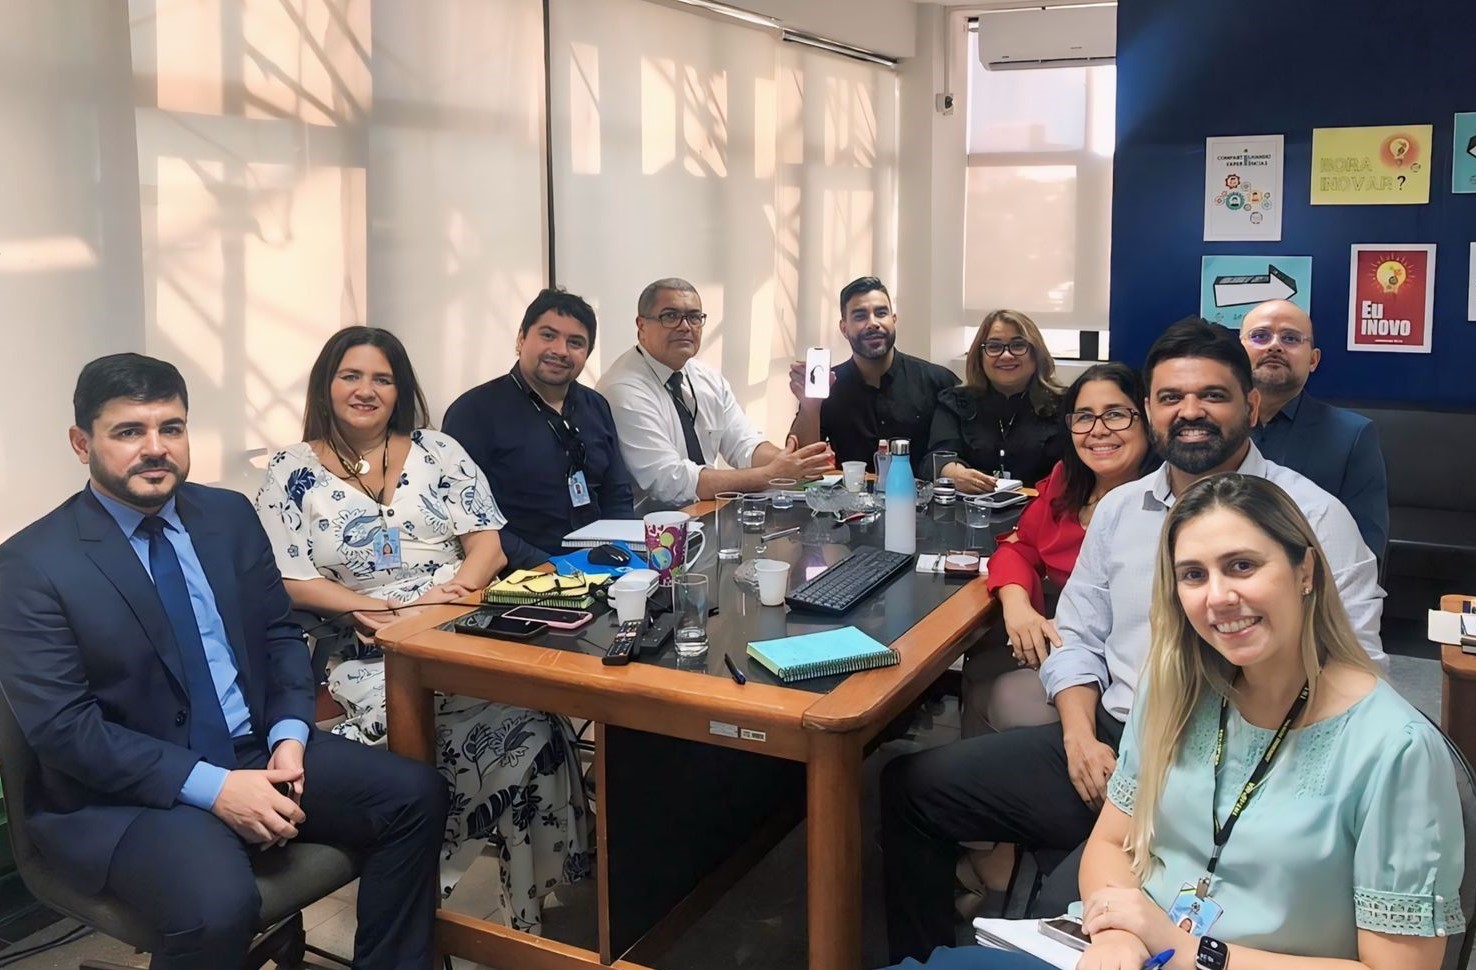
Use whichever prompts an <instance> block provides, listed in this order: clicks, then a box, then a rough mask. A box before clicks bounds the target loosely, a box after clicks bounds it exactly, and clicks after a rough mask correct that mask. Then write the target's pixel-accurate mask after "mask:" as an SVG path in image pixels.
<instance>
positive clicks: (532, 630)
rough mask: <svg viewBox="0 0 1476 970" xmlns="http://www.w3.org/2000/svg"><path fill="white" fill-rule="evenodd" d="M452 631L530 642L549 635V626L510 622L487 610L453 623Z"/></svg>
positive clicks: (525, 621) (529, 622)
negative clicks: (541, 635)
mask: <svg viewBox="0 0 1476 970" xmlns="http://www.w3.org/2000/svg"><path fill="white" fill-rule="evenodd" d="M451 629H453V630H455V631H456V632H457V633H470V634H471V635H472V636H476V637H492V638H494V639H497V640H529V639H531V638H533V637H536V636H538V635H539V634H540V633H547V632H548V624H547V623H539V622H537V621H536V620H509V619H508V618H507V617H506V616H493V615H492V614H491V613H488V612H487V611H485V610H478V611H477V612H475V613H469V614H467V615H466V616H463V617H461V618H460V619H458V620H457V621H456V622H455V623H452V624H451Z"/></svg>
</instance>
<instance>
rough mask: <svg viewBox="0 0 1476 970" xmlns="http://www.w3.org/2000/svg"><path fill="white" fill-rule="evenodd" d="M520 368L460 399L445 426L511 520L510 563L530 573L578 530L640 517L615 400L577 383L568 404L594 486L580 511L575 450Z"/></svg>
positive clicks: (506, 534)
mask: <svg viewBox="0 0 1476 970" xmlns="http://www.w3.org/2000/svg"><path fill="white" fill-rule="evenodd" d="M517 366H518V365H517V364H514V365H513V369H512V370H511V371H509V372H508V373H507V374H504V375H503V376H502V377H499V378H497V379H496V380H492V381H488V382H487V383H486V384H482V385H481V386H479V387H474V388H472V389H471V390H469V391H467V392H466V393H465V394H463V395H461V397H459V398H457V399H456V401H455V403H453V404H452V405H451V407H449V408H447V409H446V419H445V421H443V422H442V424H441V428H442V430H443V431H445V432H446V433H447V434H448V435H450V436H451V437H453V438H455V439H456V440H457V441H458V442H460V443H461V446H462V447H463V448H465V449H466V450H467V453H468V454H469V455H471V457H472V460H473V461H475V462H476V463H477V466H478V467H479V468H481V469H482V473H483V474H484V475H486V476H487V482H488V484H489V485H491V487H492V495H493V497H494V498H496V499H497V506H498V508H500V509H501V510H502V514H503V515H504V516H506V517H507V525H506V526H505V527H504V528H503V529H502V548H503V551H504V552H506V553H507V558H508V565H509V566H511V567H513V568H517V569H526V568H528V567H531V566H536V565H538V564H539V563H543V562H547V561H548V560H549V558H550V557H551V556H556V555H559V554H560V553H561V552H564V551H566V550H565V549H564V547H563V540H564V536H566V535H568V534H569V533H570V532H573V531H574V530H575V529H578V528H581V527H583V526H586V525H588V524H589V523H591V522H593V521H595V520H596V519H633V518H635V517H636V514H635V507H634V502H633V498H632V495H631V489H630V475H629V473H628V472H627V471H626V469H625V460H624V459H623V458H622V457H621V456H620V439H619V438H618V437H616V434H615V419H614V418H613V417H612V416H611V414H610V405H609V402H607V401H606V400H605V398H604V396H603V395H601V394H600V392H598V391H596V390H594V389H592V388H589V387H585V386H584V385H583V384H580V383H578V382H577V381H576V382H574V383H572V384H570V385H569V394H568V396H567V397H565V398H564V410H563V415H562V417H563V418H564V419H567V421H568V422H569V423H570V424H571V425H573V426H574V427H575V428H577V429H578V435H579V440H580V441H582V442H583V444H584V477H585V480H586V482H587V484H588V485H589V498H590V501H589V504H588V505H584V506H580V507H578V508H576V507H575V506H574V503H573V501H572V500H571V499H570V497H569V475H570V472H571V468H570V454H569V452H570V449H568V448H566V447H565V444H564V441H563V439H562V438H561V436H560V433H559V432H558V431H556V430H555V429H556V428H559V427H560V426H561V425H560V415H559V413H558V412H556V411H553V410H552V409H549V408H548V407H547V405H544V404H541V403H539V402H537V401H535V400H534V399H533V398H531V397H529V391H528V390H527V389H526V385H524V386H522V387H520V386H518V380H515V379H514V374H515V373H516V371H517ZM519 379H520V378H519Z"/></svg>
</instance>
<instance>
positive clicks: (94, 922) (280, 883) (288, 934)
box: [0, 697, 360, 970]
mask: <svg viewBox="0 0 1476 970" xmlns="http://www.w3.org/2000/svg"><path fill="white" fill-rule="evenodd" d="M37 767H38V764H37V759H36V754H35V752H34V751H32V750H31V746H30V745H29V744H27V743H26V739H25V735H24V734H23V733H21V729H20V725H19V724H17V723H16V720H15V714H14V712H13V711H11V708H10V701H9V699H8V698H3V697H0V784H3V785H4V789H5V802H6V810H7V812H8V815H9V822H10V824H9V826H8V828H9V831H10V848H11V852H12V854H13V855H14V856H15V867H16V870H17V871H18V872H19V873H20V876H21V880H22V881H23V882H24V883H25V885H26V889H27V890H29V891H30V893H31V895H32V896H34V897H35V898H36V900H37V901H38V902H40V903H41V904H42V905H44V906H47V907H49V908H50V909H53V910H55V911H56V912H58V913H61V914H62V915H63V916H69V917H71V918H72V919H75V920H77V921H78V922H80V923H85V924H86V925H88V926H91V927H93V928H94V929H97V930H99V931H101V932H103V933H105V934H107V935H108V936H111V937H113V938H115V939H118V940H122V941H123V942H124V943H127V944H128V945H129V946H132V947H135V948H136V949H138V950H139V951H140V952H147V951H152V950H153V949H155V947H156V946H157V945H158V943H159V942H160V941H159V937H158V935H157V934H156V933H155V932H154V931H153V929H152V928H151V927H149V926H148V925H147V924H146V923H145V922H144V920H143V919H142V918H141V917H140V916H139V915H138V914H137V913H136V912H134V911H133V910H131V909H130V908H128V907H127V906H126V905H124V904H123V902H122V901H121V900H119V899H117V898H116V897H113V896H110V895H108V894H107V893H101V894H99V895H97V896H88V895H86V894H84V893H80V892H78V891H76V890H75V889H73V888H72V887H71V886H70V885H68V884H67V883H66V882H64V881H63V880H61V879H60V878H59V877H58V876H57V874H56V873H55V872H53V871H51V869H50V868H49V867H48V866H47V864H46V861H45V860H44V859H43V858H41V854H40V853H39V852H38V851H37V849H36V846H35V844H34V843H33V842H32V841H31V837H30V831H29V829H28V827H27V822H26V800H27V795H28V786H29V783H30V781H31V778H32V776H33V775H34V773H35V772H36V769H37ZM359 866H360V861H359V858H358V856H357V855H355V854H354V853H352V852H349V851H346V850H344V849H340V848H337V847H335V846H331V845H321V844H312V843H307V842H289V843H288V844H287V845H286V846H284V847H282V848H280V849H274V850H273V851H271V852H262V853H253V854H252V868H253V869H254V870H255V872H256V886H257V889H258V890H259V891H260V893H261V913H260V914H259V916H258V919H257V938H256V940H255V941H253V943H252V945H251V951H250V953H249V955H248V957H247V962H246V966H247V967H249V968H251V970H257V968H259V967H261V966H263V965H264V964H265V963H266V962H267V961H268V960H276V961H277V965H278V966H279V967H295V966H300V965H301V963H302V959H303V956H304V955H305V954H306V953H312V954H314V955H316V956H320V957H324V958H326V959H328V960H332V961H334V962H336V963H340V964H342V965H344V966H349V962H348V961H347V960H345V959H344V958H342V957H340V956H338V955H336V954H333V953H329V952H328V951H326V950H321V949H318V948H317V947H314V946H310V945H308V943H307V939H306V935H305V933H304V930H303V925H302V909H303V907H304V906H307V905H308V904H309V903H313V902H316V901H317V900H319V899H322V898H323V897H324V896H327V895H328V894H329V893H331V892H334V891H335V890H337V889H340V888H342V887H343V886H345V885H347V884H348V883H350V882H352V881H353V880H354V879H355V878H357V876H358V874H359ZM78 968H79V970H129V968H127V967H124V966H122V965H121V964H116V963H106V962H102V961H98V960H84V961H83V962H82V963H80V964H79V965H78Z"/></svg>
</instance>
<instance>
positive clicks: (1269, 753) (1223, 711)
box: [1195, 684, 1311, 899]
mask: <svg viewBox="0 0 1476 970" xmlns="http://www.w3.org/2000/svg"><path fill="white" fill-rule="evenodd" d="M1310 692H1311V685H1310V684H1303V685H1302V692H1301V693H1300V694H1298V695H1297V699H1296V700H1294V701H1292V705H1291V707H1290V708H1289V709H1288V710H1287V712H1286V719H1285V720H1283V721H1282V722H1281V727H1279V728H1277V729H1276V736H1275V737H1273V738H1272V739H1271V743H1270V744H1269V745H1267V747H1266V753H1265V754H1263V755H1261V760H1260V761H1259V762H1258V763H1257V764H1256V768H1255V770H1254V771H1252V772H1251V776H1250V778H1249V779H1247V781H1246V783H1245V787H1244V788H1242V789H1241V790H1240V795H1239V797H1237V798H1236V799H1235V804H1234V805H1233V806H1231V808H1230V814H1229V815H1228V816H1227V817H1226V818H1225V824H1224V825H1221V824H1220V819H1219V817H1218V816H1217V815H1216V814H1215V803H1216V802H1217V801H1219V799H1220V760H1221V758H1223V757H1224V754H1225V724H1226V722H1227V721H1228V719H1229V716H1230V701H1229V700H1227V699H1225V698H1221V699H1220V731H1219V734H1218V735H1216V737H1215V763H1214V769H1213V770H1214V779H1215V783H1214V789H1213V794H1212V795H1211V796H1210V823H1211V824H1212V825H1214V827H1215V850H1214V852H1213V853H1211V855H1210V859H1209V865H1207V866H1205V868H1204V878H1202V879H1200V880H1199V885H1198V887H1196V889H1195V894H1196V895H1197V896H1199V897H1200V898H1201V899H1203V898H1204V897H1205V896H1207V895H1209V885H1210V878H1211V877H1213V876H1214V874H1215V867H1216V866H1218V865H1219V864H1220V853H1221V851H1223V850H1224V848H1225V843H1226V842H1229V841H1230V833H1231V832H1232V831H1233V830H1234V829H1235V823H1236V822H1238V821H1239V820H1240V815H1241V813H1242V812H1244V811H1245V806H1246V805H1247V804H1248V803H1249V802H1250V800H1251V796H1252V795H1254V794H1255V793H1256V789H1257V788H1258V787H1260V784H1261V782H1262V781H1263V780H1265V778H1266V772H1268V771H1270V770H1271V762H1273V761H1275V760H1276V756H1277V754H1279V753H1280V752H1281V744H1282V742H1283V741H1285V740H1286V735H1287V733H1288V732H1289V731H1291V726H1292V723H1293V722H1295V721H1296V719H1297V718H1298V717H1300V716H1301V713H1302V709H1303V708H1304V707H1306V706H1307V697H1308V695H1309V694H1310Z"/></svg>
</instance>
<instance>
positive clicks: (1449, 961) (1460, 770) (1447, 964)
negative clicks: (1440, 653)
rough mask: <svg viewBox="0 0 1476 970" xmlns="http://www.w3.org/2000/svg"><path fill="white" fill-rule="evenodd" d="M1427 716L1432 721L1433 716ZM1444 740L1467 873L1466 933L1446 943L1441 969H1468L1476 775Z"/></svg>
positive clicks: (1474, 935) (1475, 873)
mask: <svg viewBox="0 0 1476 970" xmlns="http://www.w3.org/2000/svg"><path fill="white" fill-rule="evenodd" d="M1426 717H1427V719H1428V717H1429V716H1428V715H1426ZM1430 723H1431V724H1434V725H1435V730H1437V731H1439V730H1440V725H1438V724H1435V722H1434V720H1433V719H1431V720H1430ZM1441 737H1443V738H1444V739H1445V747H1446V749H1447V750H1448V751H1449V752H1450V760H1451V762H1452V763H1453V764H1454V767H1455V776H1456V792H1457V794H1459V795H1460V799H1461V828H1462V829H1463V830H1464V831H1465V833H1466V870H1465V873H1464V874H1463V875H1462V876H1461V890H1460V893H1461V913H1462V914H1463V915H1464V916H1465V917H1466V932H1464V933H1462V934H1461V935H1460V936H1458V937H1451V938H1450V939H1449V940H1448V941H1447V942H1446V944H1445V959H1444V960H1442V961H1441V963H1440V970H1465V968H1466V967H1467V966H1468V965H1469V964H1470V962H1471V948H1472V945H1473V944H1476V772H1473V771H1472V770H1471V762H1469V761H1467V760H1466V756H1465V754H1463V753H1462V752H1461V749H1460V748H1458V747H1456V744H1455V742H1454V741H1452V740H1451V739H1450V736H1449V735H1447V734H1446V733H1445V732H1444V731H1441Z"/></svg>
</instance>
